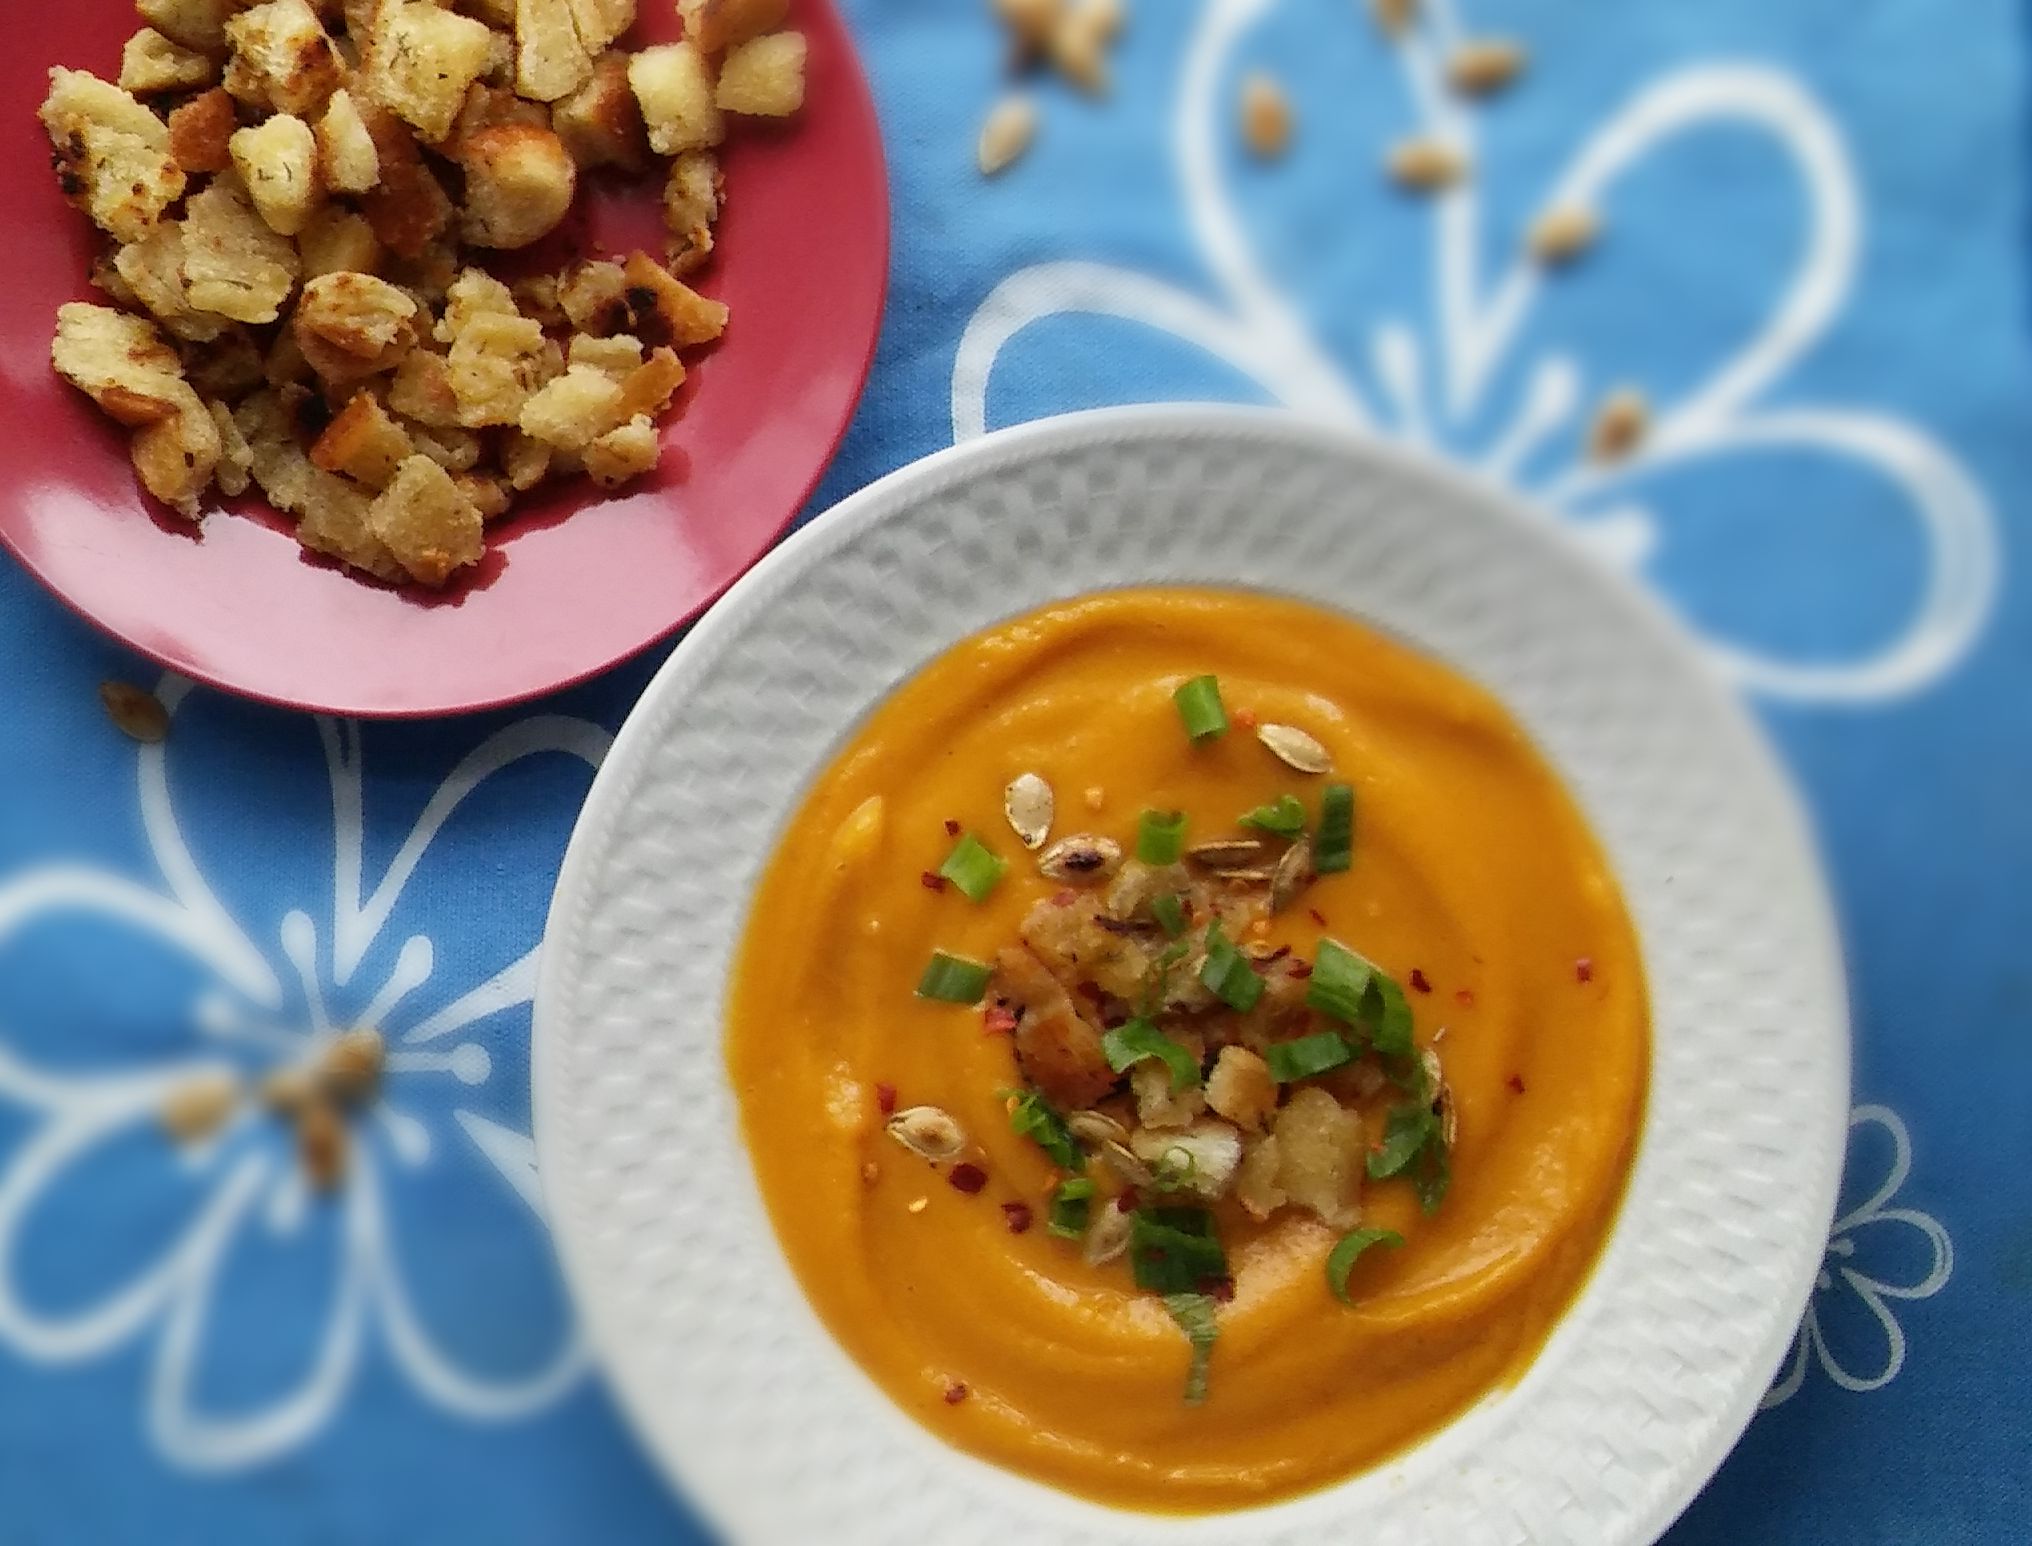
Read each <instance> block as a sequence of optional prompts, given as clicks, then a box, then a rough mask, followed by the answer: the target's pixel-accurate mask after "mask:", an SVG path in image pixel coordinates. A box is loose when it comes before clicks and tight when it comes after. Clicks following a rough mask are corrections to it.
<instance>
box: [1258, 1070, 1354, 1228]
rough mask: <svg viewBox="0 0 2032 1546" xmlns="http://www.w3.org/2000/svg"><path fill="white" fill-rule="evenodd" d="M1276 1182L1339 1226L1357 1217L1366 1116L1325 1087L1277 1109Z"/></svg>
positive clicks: (1299, 1095) (1300, 1093)
mask: <svg viewBox="0 0 2032 1546" xmlns="http://www.w3.org/2000/svg"><path fill="white" fill-rule="evenodd" d="M1271 1130H1272V1132H1273V1134H1274V1135H1275V1137H1276V1139H1277V1153H1278V1159H1277V1185H1278V1186H1279V1187H1280V1188H1281V1189H1282V1190H1283V1191H1284V1192H1286V1193H1287V1194H1288V1195H1289V1197H1290V1200H1291V1201H1292V1202H1293V1203H1295V1204H1297V1205H1298V1206H1299V1207H1301V1208H1310V1209H1311V1210H1312V1211H1313V1212H1314V1213H1316V1214H1318V1215H1319V1217H1320V1219H1321V1220H1322V1221H1324V1222H1325V1223H1327V1224H1330V1225H1332V1226H1333V1227H1334V1228H1335V1229H1346V1228H1349V1227H1350V1226H1351V1225H1353V1224H1354V1222H1355V1220H1356V1218H1357V1217H1358V1216H1359V1214H1358V1208H1357V1204H1358V1203H1359V1201H1360V1198H1361V1178H1362V1153H1363V1142H1362V1119H1361V1118H1360V1117H1358V1116H1356V1115H1355V1114H1354V1113H1353V1112H1352V1111H1347V1110H1344V1109H1343V1108H1342V1106H1341V1103H1340V1102H1339V1101H1337V1100H1335V1099H1334V1098H1333V1096H1331V1095H1329V1094H1328V1093H1327V1092H1326V1091H1325V1090H1320V1089H1301V1090H1298V1091H1296V1092H1295V1093H1293V1095H1292V1096H1291V1098H1290V1099H1289V1100H1288V1101H1286V1102H1285V1103H1284V1109H1283V1110H1282V1111H1280V1112H1278V1113H1277V1119H1276V1122H1275V1124H1274V1125H1273V1127H1272V1129H1271Z"/></svg>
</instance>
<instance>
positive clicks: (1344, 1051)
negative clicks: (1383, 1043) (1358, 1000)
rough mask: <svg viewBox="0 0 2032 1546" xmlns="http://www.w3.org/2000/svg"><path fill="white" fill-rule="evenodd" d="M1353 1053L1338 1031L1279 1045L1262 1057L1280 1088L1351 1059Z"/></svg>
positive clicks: (1300, 1038) (1302, 1037) (1321, 1032)
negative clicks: (1282, 1085)
mask: <svg viewBox="0 0 2032 1546" xmlns="http://www.w3.org/2000/svg"><path fill="white" fill-rule="evenodd" d="M1354 1055H1355V1053H1354V1049H1353V1048H1351V1047H1350V1046H1349V1045H1348V1044H1347V1041H1346V1040H1345V1039H1344V1038H1343V1037H1342V1036H1341V1034H1340V1032H1338V1031H1320V1032H1318V1033H1317V1034H1316V1035H1312V1036H1301V1037H1299V1038H1298V1039H1297V1040H1296V1041H1280V1042H1278V1043H1277V1044H1276V1045H1274V1046H1273V1047H1271V1048H1270V1049H1269V1050H1268V1051H1267V1052H1265V1053H1264V1054H1263V1061H1264V1062H1265V1063H1267V1064H1269V1065H1270V1077H1271V1078H1272V1079H1275V1080H1276V1081H1277V1082H1278V1083H1279V1084H1290V1083H1292V1082H1293V1081H1294V1080H1297V1079H1310V1078H1311V1077H1312V1076H1313V1075H1314V1074H1323V1073H1325V1072H1326V1071H1327V1070H1328V1069H1330V1068H1339V1067H1340V1066H1341V1064H1343V1063H1346V1062H1349V1061H1351V1060H1352V1059H1353V1057H1354Z"/></svg>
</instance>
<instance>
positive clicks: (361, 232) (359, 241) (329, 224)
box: [296, 205, 381, 279]
mask: <svg viewBox="0 0 2032 1546" xmlns="http://www.w3.org/2000/svg"><path fill="white" fill-rule="evenodd" d="M296 248H297V251H298V252H300V253H301V254H302V255H303V277H304V278H305V279H316V278H317V277H318V276H319V275H321V274H372V273H374V272H375V271H377V270H378V269H379V268H380V267H381V243H380V241H379V240H378V239H377V238H376V237H375V235H374V228H373V227H372V226H371V225H369V224H368V223H367V217H366V216H365V215H363V214H360V213H359V212H358V211H357V210H351V209H341V208H338V207H337V206H335V205H328V206H327V207H326V208H324V209H322V210H320V211H319V212H318V213H317V214H316V215H315V216H314V217H312V219H311V223H310V224H309V225H307V226H305V227H304V228H303V231H302V234H300V235H299V236H298V237H297V239H296Z"/></svg>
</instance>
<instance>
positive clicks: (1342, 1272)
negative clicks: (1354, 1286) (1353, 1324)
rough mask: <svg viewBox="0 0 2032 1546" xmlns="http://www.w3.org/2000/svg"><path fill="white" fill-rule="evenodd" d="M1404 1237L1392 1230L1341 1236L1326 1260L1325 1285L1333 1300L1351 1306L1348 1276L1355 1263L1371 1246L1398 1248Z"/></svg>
mask: <svg viewBox="0 0 2032 1546" xmlns="http://www.w3.org/2000/svg"><path fill="white" fill-rule="evenodd" d="M1403 1243H1404V1237H1403V1236H1402V1235H1400V1234H1398V1233H1397V1231H1396V1230H1394V1229H1354V1230H1350V1231H1348V1233H1346V1234H1345V1235H1342V1236H1341V1242H1340V1244H1339V1245H1337V1246H1335V1247H1334V1248H1333V1250H1332V1251H1331V1252H1330V1253H1329V1254H1328V1256H1327V1259H1326V1285H1327V1287H1328V1288H1330V1289H1332V1290H1333V1291H1334V1298H1336V1299H1338V1300H1339V1301H1340V1302H1341V1303H1342V1304H1352V1303H1353V1302H1354V1301H1353V1300H1351V1299H1349V1298H1348V1274H1349V1273H1350V1272H1352V1271H1354V1269H1355V1262H1356V1260H1357V1259H1359V1258H1360V1256H1361V1254H1362V1253H1363V1252H1364V1251H1366V1250H1368V1248H1369V1247H1370V1246H1372V1245H1387V1246H1391V1247H1396V1246H1400V1245H1402V1244H1403Z"/></svg>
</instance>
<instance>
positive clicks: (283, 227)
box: [231, 113, 324, 236]
mask: <svg viewBox="0 0 2032 1546" xmlns="http://www.w3.org/2000/svg"><path fill="white" fill-rule="evenodd" d="M231 148H232V153H233V165H234V167H235V168H237V169H238V171H239V173H240V181H241V182H242V183H244V184H246V187H247V194H248V197H250V198H252V199H253V200H254V209H255V212H256V213H257V214H259V215H260V216H261V218H262V219H263V220H265V221H267V222H268V229H269V230H271V231H275V232H278V233H280V234H281V235H283V236H294V235H296V233H297V232H299V231H301V230H302V229H303V228H304V227H305V226H307V225H309V224H310V218H311V216H312V215H314V214H316V213H317V211H318V208H319V206H320V205H321V204H323V202H324V188H323V186H322V185H321V184H320V183H319V181H318V169H317V135H316V134H314V133H313V132H312V131H311V126H310V125H309V124H307V123H305V122H304V121H303V120H302V119H301V118H298V117H296V116H295V115H294V114H291V113H277V114H275V115H274V116H273V117H271V118H269V119H268V120H267V121H266V122H264V123H262V124H260V125H258V126H256V127H255V128H252V129H241V130H239V131H238V132H237V133H235V134H234V136H233V139H232V146H231Z"/></svg>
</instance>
